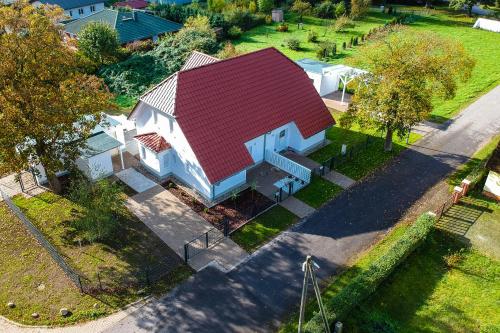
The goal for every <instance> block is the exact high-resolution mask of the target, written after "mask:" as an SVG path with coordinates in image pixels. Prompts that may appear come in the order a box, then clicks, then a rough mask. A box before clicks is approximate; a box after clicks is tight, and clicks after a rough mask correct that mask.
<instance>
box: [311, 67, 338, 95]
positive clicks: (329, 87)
mask: <svg viewBox="0 0 500 333" xmlns="http://www.w3.org/2000/svg"><path fill="white" fill-rule="evenodd" d="M306 74H307V76H309V78H310V79H311V81H312V83H313V85H314V88H316V91H317V92H318V94H319V95H320V96H325V95H328V94H330V93H332V92H334V91H337V90H339V82H340V78H339V76H338V75H336V74H335V73H332V72H328V71H326V72H325V73H322V74H318V73H314V72H307V71H306Z"/></svg>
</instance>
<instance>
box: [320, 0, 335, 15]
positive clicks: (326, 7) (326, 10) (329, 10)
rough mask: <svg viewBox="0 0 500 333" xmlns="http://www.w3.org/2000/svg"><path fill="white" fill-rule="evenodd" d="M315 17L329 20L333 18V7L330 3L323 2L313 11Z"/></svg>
mask: <svg viewBox="0 0 500 333" xmlns="http://www.w3.org/2000/svg"><path fill="white" fill-rule="evenodd" d="M315 13H316V16H317V17H319V18H324V19H329V18H334V17H335V5H334V4H333V2H331V1H328V0H327V1H323V2H322V3H320V4H319V5H318V6H316V9H315Z"/></svg>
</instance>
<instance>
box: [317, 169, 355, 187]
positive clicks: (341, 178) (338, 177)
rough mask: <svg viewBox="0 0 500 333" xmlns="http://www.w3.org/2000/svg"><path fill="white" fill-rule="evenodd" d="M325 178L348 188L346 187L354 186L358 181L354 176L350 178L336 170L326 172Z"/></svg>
mask: <svg viewBox="0 0 500 333" xmlns="http://www.w3.org/2000/svg"><path fill="white" fill-rule="evenodd" d="M323 178H325V179H326V180H328V181H330V182H332V183H334V184H336V185H338V186H340V187H342V188H344V189H346V188H349V187H351V186H353V185H354V184H355V183H356V181H355V180H354V179H352V178H349V177H347V176H345V175H343V174H341V173H339V172H337V171H335V170H332V171H330V172H328V173H327V174H325V175H324V176H323Z"/></svg>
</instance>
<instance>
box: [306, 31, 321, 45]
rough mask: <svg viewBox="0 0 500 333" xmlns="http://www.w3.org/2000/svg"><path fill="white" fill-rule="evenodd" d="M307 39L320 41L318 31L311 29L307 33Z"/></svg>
mask: <svg viewBox="0 0 500 333" xmlns="http://www.w3.org/2000/svg"><path fill="white" fill-rule="evenodd" d="M307 41H308V42H311V43H316V42H317V41H318V33H317V32H316V31H309V32H308V33H307Z"/></svg>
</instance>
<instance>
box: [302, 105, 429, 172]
mask: <svg viewBox="0 0 500 333" xmlns="http://www.w3.org/2000/svg"><path fill="white" fill-rule="evenodd" d="M340 115H341V113H340V112H334V113H333V116H334V118H335V119H337V120H338V119H339V118H340ZM368 136H369V137H370V138H369V139H370V144H369V145H368V147H365V144H366V140H367V137H368ZM326 137H327V139H328V140H330V141H331V143H330V144H329V145H327V146H325V147H323V148H321V149H319V150H317V151H315V152H314V153H312V154H310V155H309V158H311V159H313V160H315V161H317V162H319V163H323V162H324V161H326V160H327V159H329V158H330V157H332V156H335V155H337V154H339V152H340V150H341V147H342V144H346V145H347V148H348V150H349V149H350V148H351V147H361V148H360V149H356V151H357V153H355V154H354V156H353V159H351V160H348V161H346V162H344V163H342V164H340V165H336V166H335V170H337V171H338V172H340V173H342V174H344V175H346V176H348V177H350V178H353V179H355V180H359V179H361V178H363V177H365V176H366V175H368V174H370V173H371V172H373V171H374V170H375V169H377V168H379V167H380V166H382V165H384V164H385V163H387V162H388V161H389V160H391V159H392V158H393V157H395V156H397V155H399V154H400V153H401V152H402V151H403V150H404V149H406V148H408V147H409V146H411V145H412V144H413V143H415V142H416V141H417V140H419V139H420V138H421V137H422V136H421V135H419V134H416V133H411V135H410V139H409V141H408V142H409V144H407V143H406V138H403V139H401V138H399V137H397V136H394V142H393V150H392V151H391V152H385V151H384V148H383V147H384V138H383V137H382V136H381V134H380V133H376V132H375V131H374V130H365V131H361V129H360V128H359V126H353V127H352V128H351V129H344V128H341V127H339V126H338V125H336V126H334V127H331V128H330V129H328V130H327V133H326Z"/></svg>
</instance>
